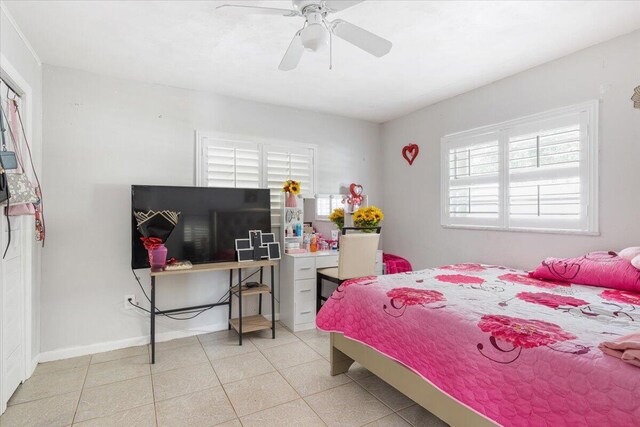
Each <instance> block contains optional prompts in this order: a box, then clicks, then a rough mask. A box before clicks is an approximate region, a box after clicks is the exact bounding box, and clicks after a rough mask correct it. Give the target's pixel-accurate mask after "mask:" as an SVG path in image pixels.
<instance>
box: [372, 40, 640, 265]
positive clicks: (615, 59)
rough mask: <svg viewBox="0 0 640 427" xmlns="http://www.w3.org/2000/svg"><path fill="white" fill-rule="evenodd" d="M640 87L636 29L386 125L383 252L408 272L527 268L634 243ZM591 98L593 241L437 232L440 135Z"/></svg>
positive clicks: (638, 236)
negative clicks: (466, 266) (412, 154)
mask: <svg viewBox="0 0 640 427" xmlns="http://www.w3.org/2000/svg"><path fill="white" fill-rule="evenodd" d="M425 78H429V77H428V76H425ZM638 85H640V31H636V32H634V33H632V34H629V35H626V36H623V37H620V38H617V39H614V40H612V41H609V42H606V43H603V44H600V45H597V46H594V47H591V48H588V49H585V50H583V51H580V52H578V53H575V54H572V55H569V56H567V57H564V58H561V59H559V60H556V61H553V62H550V63H547V64H544V65H541V66H539V67H536V68H533V69H531V70H528V71H525V72H523V73H520V74H517V75H514V76H512V77H509V78H506V79H504V80H500V81H498V82H495V83H493V84H491V85H488V86H484V87H482V88H479V89H477V90H474V91H471V92H468V93H465V94H462V95H460V96H457V97H455V98H451V99H448V100H445V101H443V102H440V103H438V104H435V105H433V106H430V107H427V108H424V109H422V110H419V111H417V112H415V113H412V114H409V115H407V116H404V117H402V118H399V119H397V120H393V121H391V122H388V123H385V124H384V125H383V128H382V135H383V136H382V139H383V143H384V159H385V160H384V161H385V169H384V202H385V207H386V210H385V222H384V225H385V245H384V246H385V250H386V251H389V252H392V253H396V254H399V255H402V256H405V257H407V258H408V259H410V260H411V262H412V263H413V264H414V268H426V267H433V266H437V265H444V264H449V263H455V262H465V261H478V262H486V263H499V264H504V265H509V266H514V267H519V268H533V267H534V266H535V265H536V263H538V262H539V261H540V260H541V259H543V258H544V257H546V256H578V255H582V254H584V253H586V252H587V251H592V250H619V249H622V248H624V247H626V246H638V245H640V225H639V224H638V220H639V219H640V197H639V196H638V183H640V166H639V163H638V161H639V159H640V110H637V109H633V108H632V103H631V101H630V100H629V98H630V97H631V95H632V93H633V88H634V87H636V86H638ZM591 99H599V100H600V231H601V235H600V236H599V237H588V236H567V235H560V234H539V233H516V232H502V231H473V230H459V229H458V230H454V229H444V228H442V227H441V226H440V138H441V137H442V136H444V135H446V134H449V133H453V132H459V131H464V130H468V129H472V128H476V127H479V126H484V125H490V124H494V123H500V122H503V121H505V120H509V119H515V118H518V117H522V116H526V115H529V114H534V113H538V112H542V111H546V110H549V109H553V108H557V107H563V106H567V105H571V104H576V103H580V102H583V101H587V100H591ZM411 142H413V143H417V144H418V145H419V146H420V155H419V157H418V158H417V160H416V161H415V163H414V164H413V166H412V167H409V166H408V165H407V163H406V162H405V161H404V159H402V157H401V154H400V152H401V149H402V147H403V146H404V145H406V144H409V143H411Z"/></svg>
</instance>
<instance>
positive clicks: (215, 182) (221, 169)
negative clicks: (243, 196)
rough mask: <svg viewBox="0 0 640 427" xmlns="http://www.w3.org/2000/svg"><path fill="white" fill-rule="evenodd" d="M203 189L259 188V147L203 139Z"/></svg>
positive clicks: (242, 143) (249, 144)
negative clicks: (205, 187) (204, 187)
mask: <svg viewBox="0 0 640 427" xmlns="http://www.w3.org/2000/svg"><path fill="white" fill-rule="evenodd" d="M202 150H203V151H204V156H203V160H204V167H203V168H202V177H203V180H202V185H205V186H207V187H236V188H259V187H260V181H261V161H260V147H259V145H258V144H254V143H245V142H234V141H220V140H215V139H210V138H204V139H203V145H202Z"/></svg>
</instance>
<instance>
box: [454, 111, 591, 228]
mask: <svg viewBox="0 0 640 427" xmlns="http://www.w3.org/2000/svg"><path fill="white" fill-rule="evenodd" d="M596 124H597V102H595V101H594V102H590V103H587V104H583V105H578V106H573V107H568V108H564V109H560V110H555V111H551V112H547V113H543V114H539V115H536V116H531V117H526V118H523V119H518V120H513V121H511V122H507V123H502V124H500V125H495V126H488V127H485V128H482V129H479V130H474V131H469V132H463V133H460V134H456V135H449V136H446V137H444V138H443V141H442V167H443V174H442V187H443V191H442V224H443V225H444V226H451V227H457V226H460V227H491V228H496V229H510V230H533V231H536V230H538V231H562V232H582V233H596V232H597V209H596V207H597V191H596V190H597V132H596V130H597V126H596Z"/></svg>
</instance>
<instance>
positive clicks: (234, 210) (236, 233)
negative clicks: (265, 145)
mask: <svg viewBox="0 0 640 427" xmlns="http://www.w3.org/2000/svg"><path fill="white" fill-rule="evenodd" d="M269 194H270V192H269V190H267V189H244V188H206V187H168V186H155V185H132V186H131V267H132V268H134V269H137V268H148V267H149V256H148V254H147V251H146V249H145V248H144V246H143V245H142V242H141V241H140V237H142V235H141V234H140V232H139V231H138V229H137V226H136V220H135V218H134V217H133V212H135V211H149V210H154V211H161V210H171V211H176V212H180V220H179V221H178V225H177V226H176V227H175V229H174V230H173V232H172V233H171V235H170V236H169V238H168V239H167V241H166V243H165V246H166V247H167V250H168V254H167V257H169V258H175V259H177V260H180V261H183V260H185V261H186V260H188V261H191V262H192V263H193V264H205V263H211V262H224V261H234V260H235V259H236V251H235V239H242V238H245V239H246V238H248V237H249V230H262V232H264V233H271V208H270V201H269Z"/></svg>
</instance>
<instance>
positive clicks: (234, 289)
mask: <svg viewBox="0 0 640 427" xmlns="http://www.w3.org/2000/svg"><path fill="white" fill-rule="evenodd" d="M277 264H278V262H277V261H275V260H273V261H271V260H259V261H247V262H220V263H211V264H196V265H194V266H193V268H190V269H184V270H171V271H152V272H151V273H150V276H151V310H150V312H151V315H150V316H149V323H150V334H149V335H150V341H151V363H152V364H153V363H155V361H156V338H155V337H156V332H155V331H156V316H158V315H167V314H171V313H181V312H186V311H192V310H194V309H205V308H213V307H217V306H223V305H226V306H228V307H229V311H228V315H229V322H228V323H229V329H231V328H233V329H234V330H236V331H237V332H238V345H242V335H243V334H245V333H247V332H254V331H261V330H263V329H271V338H273V339H275V337H276V322H275V316H273V313H275V295H274V292H272V287H273V285H274V283H275V266H276V265H277ZM264 267H268V268H269V270H270V273H271V281H270V286H268V285H265V284H264V283H263V269H264ZM247 268H257V269H259V272H260V279H259V280H258V282H259V283H261V284H260V286H258V287H255V288H249V287H247V286H246V284H245V285H242V286H240V285H241V284H242V283H243V280H242V270H243V269H247ZM222 270H228V271H229V288H228V289H229V291H228V292H229V293H228V294H227V295H229V297H228V298H226V300H225V301H224V302H220V301H218V302H215V303H210V304H204V305H198V306H194V307H181V308H173V309H169V310H162V311H160V310H158V309H157V308H156V303H155V301H156V279H160V278H161V277H166V276H177V275H188V274H194V273H204V272H211V271H222ZM234 271H236V272H237V274H238V277H237V281H235V284H234V278H233V272H234ZM254 274H255V273H254ZM249 277H251V276H249ZM249 277H247V279H248V278H249ZM263 294H269V295H270V298H269V300H270V301H269V302H270V303H271V313H272V319H271V320H269V319H267V318H266V317H264V316H263V315H262V302H263V301H262V295H263ZM234 295H235V296H236V297H238V299H237V304H238V315H239V316H240V317H239V318H236V319H232V318H231V309H232V303H234V301H235V300H234V298H233V296H234ZM248 295H258V297H259V301H258V304H259V305H258V313H260V314H258V315H255V316H247V317H242V300H243V299H244V297H245V296H248ZM240 323H242V326H241V325H240Z"/></svg>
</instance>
